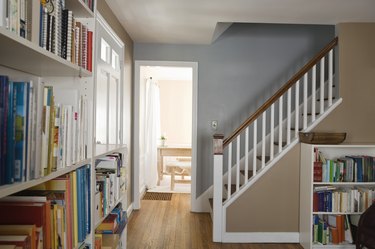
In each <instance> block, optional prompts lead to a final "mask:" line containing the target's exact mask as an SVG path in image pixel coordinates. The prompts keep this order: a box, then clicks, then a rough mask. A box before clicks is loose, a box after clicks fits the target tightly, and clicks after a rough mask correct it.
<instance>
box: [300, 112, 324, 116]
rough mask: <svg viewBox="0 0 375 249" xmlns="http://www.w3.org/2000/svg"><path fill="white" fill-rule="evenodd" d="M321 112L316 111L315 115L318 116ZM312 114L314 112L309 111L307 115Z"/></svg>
mask: <svg viewBox="0 0 375 249" xmlns="http://www.w3.org/2000/svg"><path fill="white" fill-rule="evenodd" d="M319 114H320V113H319V112H316V113H315V116H318V115H319ZM311 115H312V113H311V112H308V113H307V116H311ZM302 116H304V113H302Z"/></svg>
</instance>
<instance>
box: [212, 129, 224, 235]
mask: <svg viewBox="0 0 375 249" xmlns="http://www.w3.org/2000/svg"><path fill="white" fill-rule="evenodd" d="M223 140H224V135H222V134H215V135H214V137H213V152H214V174H213V176H214V181H213V182H214V191H213V199H214V202H213V241H214V242H222V229H223V227H222V226H223V149H224V148H223Z"/></svg>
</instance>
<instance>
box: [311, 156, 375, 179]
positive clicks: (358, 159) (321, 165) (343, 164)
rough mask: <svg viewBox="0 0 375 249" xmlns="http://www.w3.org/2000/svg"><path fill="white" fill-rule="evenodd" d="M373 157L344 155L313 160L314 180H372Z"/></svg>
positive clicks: (374, 162) (374, 171)
mask: <svg viewBox="0 0 375 249" xmlns="http://www.w3.org/2000/svg"><path fill="white" fill-rule="evenodd" d="M373 181H375V158H374V157H371V156H346V157H341V158H338V159H325V160H324V162H323V161H315V162H314V182H373Z"/></svg>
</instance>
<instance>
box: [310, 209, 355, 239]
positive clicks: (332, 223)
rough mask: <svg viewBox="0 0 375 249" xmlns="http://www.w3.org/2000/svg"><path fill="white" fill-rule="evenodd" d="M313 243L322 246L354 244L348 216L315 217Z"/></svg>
mask: <svg viewBox="0 0 375 249" xmlns="http://www.w3.org/2000/svg"><path fill="white" fill-rule="evenodd" d="M313 243H314V244H321V245H338V244H350V243H353V235H352V231H351V224H350V222H349V217H348V215H314V216H313Z"/></svg>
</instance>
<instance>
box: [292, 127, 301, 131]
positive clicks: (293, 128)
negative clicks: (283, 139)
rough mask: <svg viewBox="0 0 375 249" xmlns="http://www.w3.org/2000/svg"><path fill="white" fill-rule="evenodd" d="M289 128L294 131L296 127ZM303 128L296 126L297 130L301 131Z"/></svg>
mask: <svg viewBox="0 0 375 249" xmlns="http://www.w3.org/2000/svg"><path fill="white" fill-rule="evenodd" d="M290 130H292V131H295V130H296V128H294V127H291V128H290ZM302 130H303V128H298V131H302Z"/></svg>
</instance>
